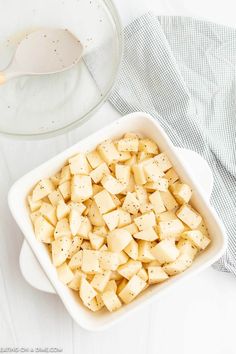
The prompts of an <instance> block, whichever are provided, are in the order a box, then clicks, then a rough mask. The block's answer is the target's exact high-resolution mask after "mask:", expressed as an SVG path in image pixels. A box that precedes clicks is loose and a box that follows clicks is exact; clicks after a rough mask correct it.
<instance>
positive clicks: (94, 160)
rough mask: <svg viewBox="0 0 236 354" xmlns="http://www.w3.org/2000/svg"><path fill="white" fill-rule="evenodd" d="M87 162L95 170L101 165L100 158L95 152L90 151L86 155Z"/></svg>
mask: <svg viewBox="0 0 236 354" xmlns="http://www.w3.org/2000/svg"><path fill="white" fill-rule="evenodd" d="M86 157H87V160H88V162H89V164H90V165H91V166H92V168H97V167H98V166H99V165H101V164H102V163H103V160H102V159H101V156H100V155H99V153H98V152H97V151H96V150H93V151H90V152H89V153H88V154H87V155H86Z"/></svg>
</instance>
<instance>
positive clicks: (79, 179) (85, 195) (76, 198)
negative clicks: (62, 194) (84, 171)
mask: <svg viewBox="0 0 236 354" xmlns="http://www.w3.org/2000/svg"><path fill="white" fill-rule="evenodd" d="M92 195H93V188H92V182H91V177H90V176H84V175H75V176H73V177H72V180H71V200H72V201H73V202H84V201H85V200H87V199H89V198H90V197H92Z"/></svg>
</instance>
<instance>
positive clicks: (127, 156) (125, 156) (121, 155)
mask: <svg viewBox="0 0 236 354" xmlns="http://www.w3.org/2000/svg"><path fill="white" fill-rule="evenodd" d="M115 147H116V149H117V144H115ZM118 155H119V159H118V162H125V161H127V160H129V159H130V158H131V153H130V152H129V151H118Z"/></svg>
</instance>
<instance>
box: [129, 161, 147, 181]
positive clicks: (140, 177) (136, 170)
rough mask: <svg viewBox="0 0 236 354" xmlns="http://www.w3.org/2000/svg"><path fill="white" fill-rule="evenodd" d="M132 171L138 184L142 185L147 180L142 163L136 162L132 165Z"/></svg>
mask: <svg viewBox="0 0 236 354" xmlns="http://www.w3.org/2000/svg"><path fill="white" fill-rule="evenodd" d="M132 171H133V174H134V180H135V183H136V184H139V185H142V184H145V183H146V182H147V178H146V175H145V173H144V169H143V165H142V164H135V165H132Z"/></svg>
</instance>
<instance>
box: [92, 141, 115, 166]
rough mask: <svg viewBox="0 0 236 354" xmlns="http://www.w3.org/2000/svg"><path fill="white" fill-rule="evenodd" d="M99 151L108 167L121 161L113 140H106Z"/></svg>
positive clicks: (99, 147)
mask: <svg viewBox="0 0 236 354" xmlns="http://www.w3.org/2000/svg"><path fill="white" fill-rule="evenodd" d="M97 150H98V152H99V154H100V156H101V157H102V159H103V160H104V161H105V162H106V163H107V164H108V165H110V164H112V163H114V162H117V161H118V160H119V153H118V151H117V149H116V147H115V145H114V144H113V142H112V141H111V140H105V141H104V142H103V143H101V144H100V145H99V146H98V148H97Z"/></svg>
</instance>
